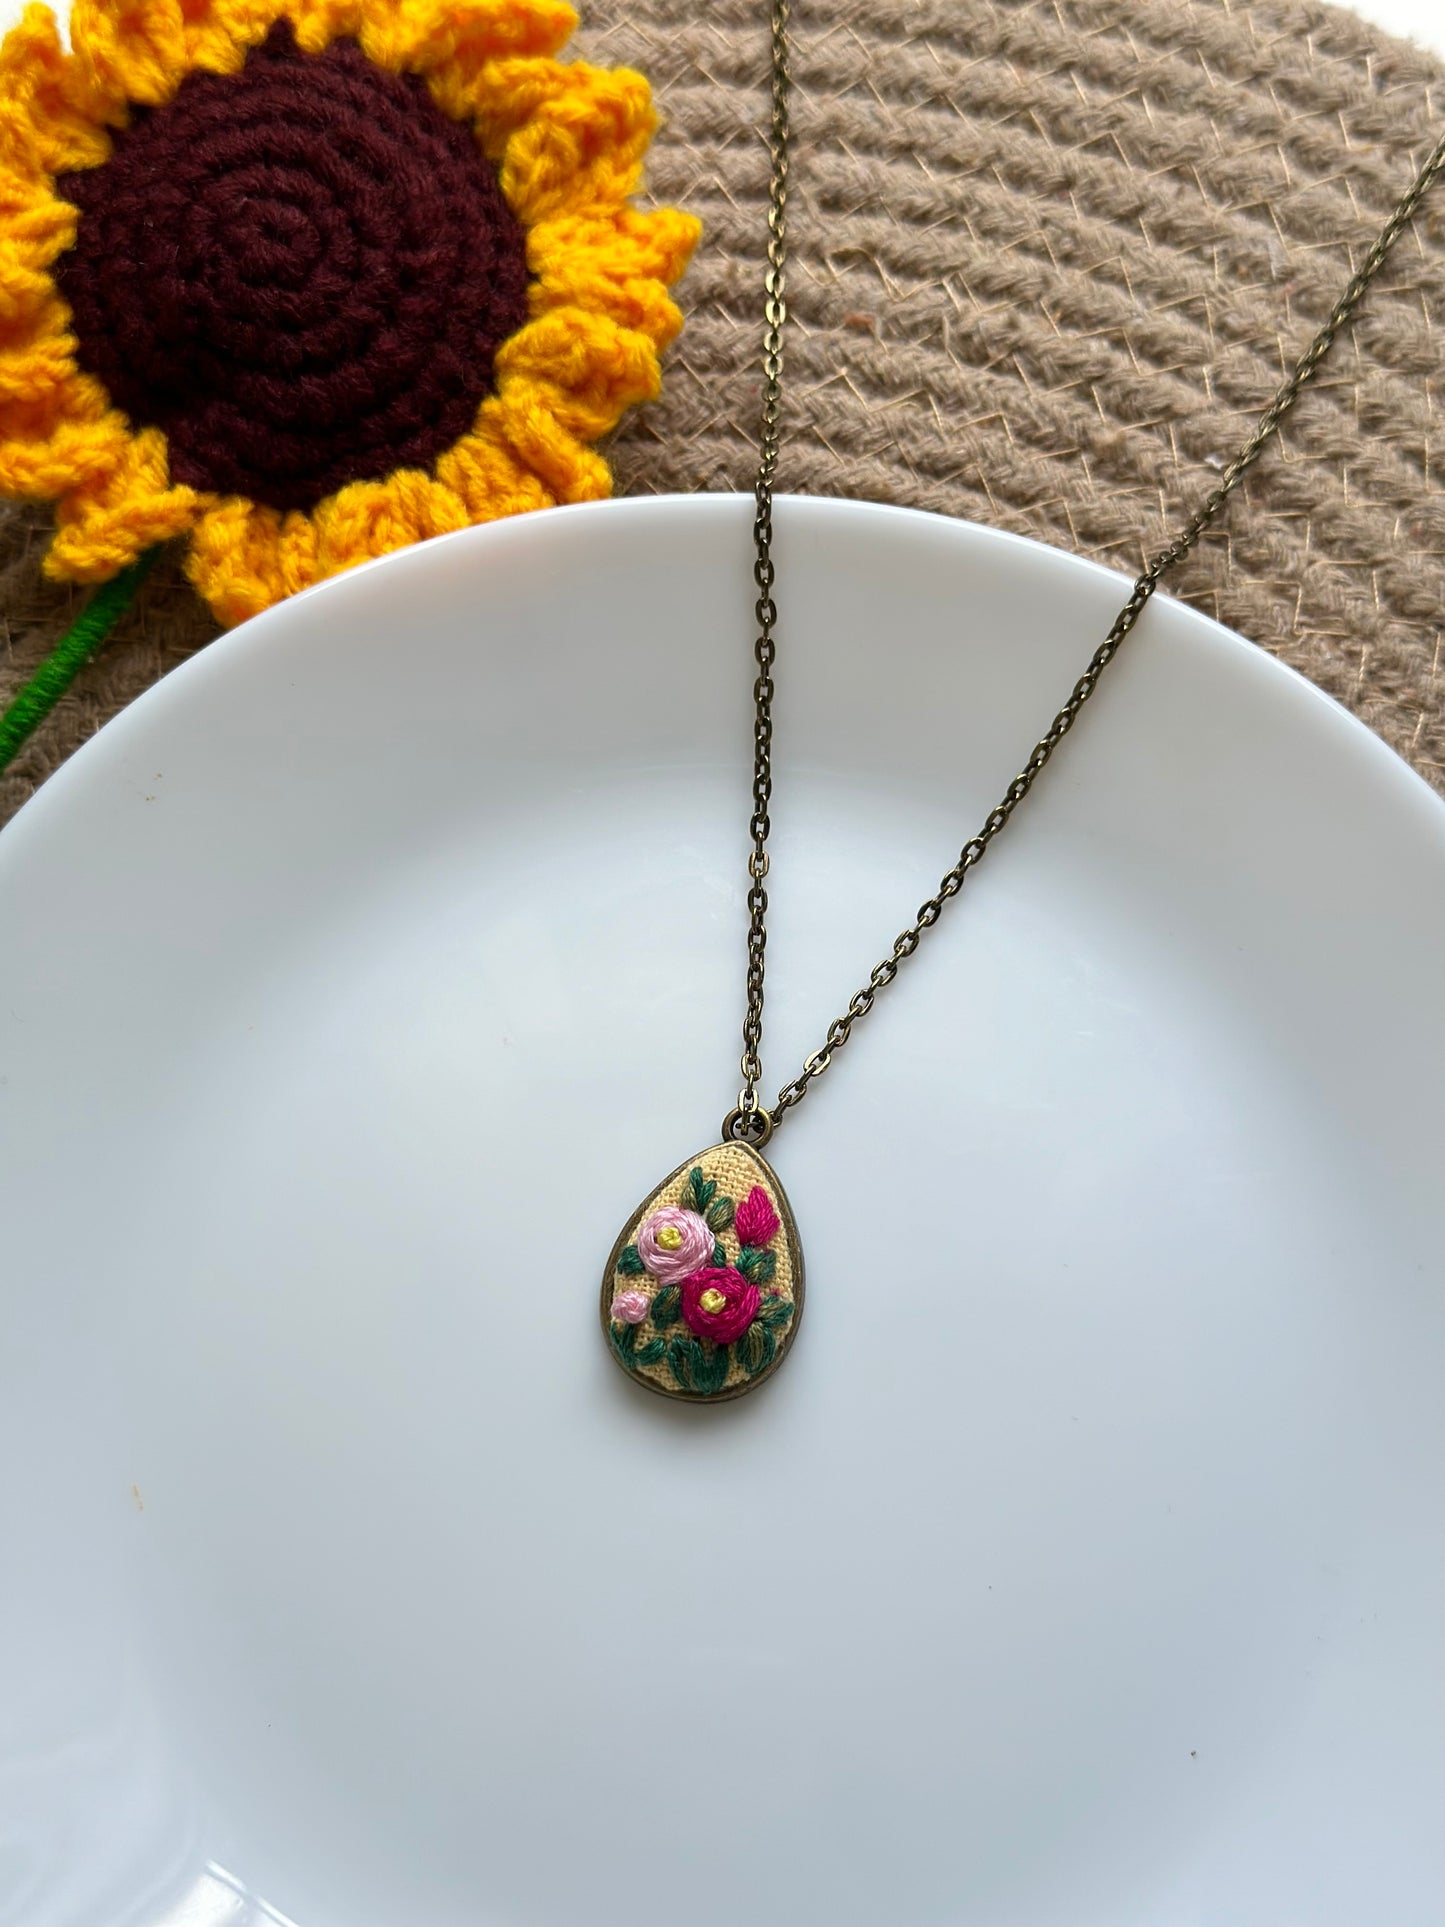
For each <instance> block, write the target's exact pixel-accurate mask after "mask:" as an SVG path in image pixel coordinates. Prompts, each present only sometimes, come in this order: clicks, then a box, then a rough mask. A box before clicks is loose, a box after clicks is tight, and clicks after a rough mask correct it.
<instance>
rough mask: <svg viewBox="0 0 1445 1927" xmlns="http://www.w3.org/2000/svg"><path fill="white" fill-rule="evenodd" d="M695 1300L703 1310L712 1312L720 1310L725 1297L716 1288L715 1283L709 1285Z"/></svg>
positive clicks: (724, 1302)
mask: <svg viewBox="0 0 1445 1927" xmlns="http://www.w3.org/2000/svg"><path fill="white" fill-rule="evenodd" d="M697 1302H698V1303H699V1304H700V1305H701V1306H702V1308H703V1310H704V1311H709V1312H713V1311H721V1310H722V1308H723V1306H724V1305H726V1303H727V1299H726V1298H725V1297H724V1296H723V1294H722V1293H721V1292H720V1291H719V1290H718V1288H717V1286H716V1285H709V1286H708V1288H707V1290H706V1291H705V1292H703V1293H702V1295H701V1296H700V1297H699V1299H698V1301H697Z"/></svg>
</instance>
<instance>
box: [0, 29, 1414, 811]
mask: <svg viewBox="0 0 1445 1927" xmlns="http://www.w3.org/2000/svg"><path fill="white" fill-rule="evenodd" d="M760 13H761V9H760V6H759V4H758V0H712V4H710V5H709V7H708V8H707V9H706V11H705V16H704V13H703V10H701V9H699V8H697V7H696V6H695V5H694V4H693V3H692V0H627V3H626V4H624V0H595V4H593V5H591V6H590V7H589V8H587V9H586V18H585V20H584V24H583V27H582V29H581V30H580V32H579V34H578V36H577V37H576V40H575V42H574V46H575V49H576V51H577V53H578V54H580V55H582V56H583V57H588V58H592V59H596V60H600V61H604V62H623V61H625V62H629V63H632V64H636V65H639V66H641V67H642V68H643V69H644V70H645V71H646V72H647V73H648V74H649V75H650V76H651V78H652V80H653V82H654V84H655V87H656V89H657V93H658V99H659V103H660V105H661V107H662V109H663V110H664V113H665V114H666V117H667V118H666V124H665V126H664V128H663V131H662V133H661V134H660V135H659V138H658V141H657V143H656V145H655V148H654V153H653V160H652V170H651V178H652V187H653V190H654V191H655V192H656V193H657V194H658V195H659V197H661V198H665V199H670V200H675V201H678V202H680V203H682V204H684V205H686V206H688V207H690V208H692V209H694V210H695V211H697V212H698V213H700V214H701V215H702V216H703V218H704V220H705V222H706V234H705V238H704V241H703V244H702V248H701V250H700V252H699V255H698V257H697V260H696V261H695V263H694V266H693V269H692V271H691V273H690V275H689V277H688V280H687V282H686V284H685V287H684V290H683V299H684V305H685V307H686V309H687V312H688V316H689V320H688V327H687V329H686V331H685V333H684V335H683V337H682V339H681V341H680V342H679V343H678V344H677V346H676V347H675V348H674V350H673V351H672V353H671V356H670V358H669V363H668V370H667V377H666V383H665V388H664V393H663V397H662V399H661V401H660V402H659V403H657V404H655V405H654V406H653V407H652V408H650V409H646V410H643V411H639V412H638V413H637V414H636V415H635V416H633V417H632V418H631V419H630V420H629V421H628V422H627V423H626V424H625V425H624V427H623V428H622V430H621V431H620V432H619V435H618V437H617V439H616V443H615V448H614V460H615V467H616V472H617V480H618V486H619V488H620V489H622V490H625V491H631V492H638V491H645V490H659V489H683V490H688V489H717V488H737V487H745V486H747V485H748V482H749V479H750V469H751V435H752V420H753V415H754V412H755V408H756V375H755V372H754V364H755V356H756V346H755V343H756V332H757V324H756V309H757V301H758V280H759V252H760V250H759V240H760V236H761V234H762V220H761V201H762V195H763V191H764V184H765V157H764V154H763V151H762V147H761V144H760V137H759V135H760V124H761V113H762V108H763V101H764V93H763V76H764V71H765V60H766V44H765V36H764V33H763V32H762V31H761V30H760ZM796 42H797V54H796V72H797V80H798V86H799V101H798V109H797V124H798V133H799V164H798V170H797V191H796V196H795V203H794V212H793V222H792V230H793V235H794V237H795V248H796V255H797V267H796V272H795V273H794V276H793V280H792V286H791V295H792V309H793V313H794V316H795V318H796V326H795V329H794V331H793V335H792V339H791V341H790V345H789V355H790V366H789V381H790V392H789V407H788V418H787V420H788V443H787V448H786V451H785V456H784V461H783V469H782V476H781V486H783V487H785V488H789V489H801V490H806V491H812V492H820V493H843V494H857V495H862V496H869V497H873V498H875V499H879V500H885V501H898V502H905V503H910V504H914V505H917V506H921V507H925V508H930V509H935V510H939V511H942V512H944V513H948V514H953V515H963V516H970V517H973V518H976V519H978V520H980V521H984V522H988V523H992V524H995V525H997V526H1001V527H1005V528H1010V529H1015V530H1019V531H1022V532H1024V533H1027V534H1030V535H1034V536H1037V537H1039V538H1040V539H1042V540H1044V541H1048V542H1052V543H1055V544H1058V545H1060V546H1063V547H1066V548H1069V549H1073V550H1076V551H1078V552H1081V553H1084V554H1088V555H1091V556H1095V557H1098V558H1100V559H1102V560H1105V561H1108V562H1111V563H1113V564H1114V565H1115V566H1117V567H1120V568H1122V569H1126V570H1133V569H1134V568H1135V567H1136V566H1137V565H1138V563H1139V561H1140V559H1141V557H1142V556H1143V554H1144V553H1145V552H1146V551H1147V550H1148V549H1149V548H1151V547H1154V546H1157V545H1158V544H1159V543H1160V542H1162V541H1163V540H1164V539H1165V538H1166V537H1167V534H1168V533H1169V532H1170V531H1171V529H1172V528H1173V527H1174V525H1176V524H1177V522H1178V521H1179V520H1180V519H1181V516H1182V514H1183V513H1185V512H1187V505H1189V504H1191V503H1192V502H1193V501H1194V500H1195V499H1196V498H1197V497H1198V495H1199V493H1200V492H1201V491H1202V490H1203V489H1204V488H1206V487H1207V486H1208V484H1209V481H1210V480H1211V478H1212V476H1213V474H1214V473H1215V472H1217V470H1218V468H1219V466H1220V465H1221V464H1222V463H1223V461H1224V460H1226V459H1227V457H1228V455H1229V454H1230V453H1231V452H1232V450H1233V448H1234V446H1235V445H1236V444H1237V442H1238V441H1239V440H1240V439H1241V438H1242V436H1243V435H1244V434H1245V433H1246V432H1247V428H1248V423H1249V420H1250V418H1251V416H1252V414H1253V413H1254V412H1255V411H1256V410H1257V408H1258V407H1259V405H1260V404H1261V403H1262V402H1263V400H1264V399H1266V398H1267V396H1268V394H1269V392H1270V391H1271V389H1272V388H1273V387H1274V385H1275V384H1276V382H1277V381H1278V379H1279V377H1280V375H1281V373H1282V371H1283V369H1284V367H1285V366H1286V365H1287V363H1288V361H1289V360H1290V359H1291V358H1292V357H1293V355H1294V354H1295V353H1297V352H1298V350H1299V348H1300V347H1301V346H1302V345H1303V344H1304V342H1305V341H1306V340H1307V339H1308V338H1309V335H1310V333H1311V332H1312V331H1313V329H1314V328H1315V327H1316V326H1317V325H1318V323H1319V321H1320V320H1321V319H1322V318H1323V316H1324V314H1325V313H1326V312H1327V311H1328V309H1329V306H1330V304H1331V302H1332V300H1333V299H1334V297H1335V295H1336V293H1337V292H1338V290H1339V288H1340V287H1341V286H1342V285H1343V282H1344V281H1345V279H1346V278H1347V276H1348V274H1349V272H1350V266H1351V263H1352V261H1355V260H1358V258H1359V256H1360V254H1361V252H1362V250H1363V248H1364V247H1365V246H1367V245H1368V242H1369V240H1370V238H1372V236H1373V234H1374V232H1375V231H1376V229H1377V228H1378V226H1379V225H1380V223H1381V221H1382V220H1383V218H1384V216H1385V214H1386V213H1387V211H1388V209H1389V206H1390V205H1391V203H1392V202H1393V200H1394V199H1395V198H1396V196H1397V195H1398V193H1399V191H1400V190H1401V189H1402V187H1403V186H1404V184H1405V183H1406V181H1407V180H1408V178H1409V176H1410V174H1411V172H1412V170H1413V168H1414V167H1415V166H1416V165H1417V164H1418V162H1419V160H1420V159H1422V158H1423V156H1424V153H1425V152H1426V151H1427V149H1428V146H1429V145H1430V142H1431V138H1432V135H1433V134H1435V133H1438V130H1439V128H1440V127H1441V126H1442V125H1445V78H1442V67H1441V64H1440V62H1439V60H1438V59H1436V58H1435V57H1433V56H1431V55H1428V54H1426V53H1424V52H1422V51H1420V50H1418V49H1415V48H1411V47H1409V46H1407V45H1405V44H1403V43H1399V42H1395V41H1392V40H1391V39H1389V37H1388V36H1386V35H1385V34H1384V33H1383V32H1381V31H1380V30H1378V29H1376V28H1374V27H1372V26H1368V25H1366V24H1365V23H1364V22H1363V21H1361V20H1360V19H1358V18H1357V17H1356V16H1353V15H1350V14H1347V13H1344V12H1342V11H1338V10H1336V9H1333V8H1326V7H1322V6H1317V5H1306V4H1297V3H1296V0H1257V3H1256V4H1232V5H1227V4H1223V3H1222V0H1168V3H1167V4H1164V3H1161V0H1154V3H1151V4H1147V5H1144V6H1142V7H1141V6H1139V5H1138V4H1133V5H1129V4H1123V3H1122V0H1060V3H1059V4H1054V0H1047V4H1045V3H1044V0H1040V3H1039V4H1031V3H1030V0H1013V3H1011V4H986V3H985V0H906V3H901V0H894V4H892V5H889V6H885V7H882V8H878V7H865V6H863V5H861V4H859V0H805V4H803V5H802V6H801V7H800V8H799V11H798V15H797V31H796ZM1442 243H1445V191H1440V190H1437V193H1436V196H1435V198H1434V201H1433V204H1432V205H1431V206H1430V207H1429V208H1428V210H1427V214H1426V216H1425V218H1423V219H1422V221H1421V223H1420V226H1419V228H1418V229H1417V231H1416V232H1415V233H1414V234H1412V235H1410V236H1407V237H1406V238H1405V239H1404V240H1403V241H1402V243H1401V245H1400V247H1399V249H1398V251H1397V254H1396V256H1395V258H1394V259H1393V261H1392V263H1391V266H1390V268H1389V269H1388V270H1387V272H1386V274H1385V276H1384V278H1383V284H1382V285H1381V286H1380V287H1379V288H1378V289H1377V290H1376V292H1375V293H1374V294H1373V295H1372V297H1371V299H1370V303H1369V306H1368V309H1367V311H1366V313H1365V315H1364V316H1363V318H1362V320H1361V322H1360V324H1359V326H1358V328H1357V329H1356V331H1355V334H1354V336H1353V337H1352V338H1351V339H1349V340H1347V341H1344V342H1342V343H1341V344H1340V346H1339V347H1338V348H1337V350H1336V352H1335V355H1334V357H1333V358H1332V360H1331V362H1330V364H1329V365H1328V368H1327V370H1326V373H1325V375H1324V376H1323V377H1322V379H1321V381H1320V383H1319V384H1318V386H1317V388H1316V390H1315V391H1313V392H1312V393H1311V394H1310V395H1309V396H1308V397H1307V398H1306V400H1305V401H1304V402H1303V403H1302V404H1301V405H1300V408H1299V409H1298V411H1297V413H1296V415H1295V417H1294V418H1293V419H1292V420H1291V422H1290V423H1289V424H1288V426H1287V429H1286V438H1285V445H1284V446H1283V447H1282V448H1281V449H1278V450H1276V451H1275V452H1274V453H1273V454H1272V455H1270V456H1269V457H1268V458H1266V462H1265V464H1264V465H1263V466H1262V468H1261V471H1260V472H1259V473H1258V474H1257V475H1256V476H1255V477H1254V478H1253V479H1252V480H1251V482H1250V483H1249V485H1248V487H1247V490H1246V492H1245V497H1244V499H1242V500H1239V501H1236V503H1235V504H1234V505H1233V506H1232V508H1231V510H1230V512H1229V517H1228V523H1227V527H1226V528H1225V530H1224V531H1223V532H1222V534H1221V535H1220V536H1219V537H1217V538H1215V539H1213V540H1211V541H1210V542H1208V543H1207V544H1206V545H1205V547H1204V548H1203V549H1202V551H1201V552H1200V553H1199V554H1197V555H1196V556H1195V557H1194V558H1192V559H1191V561H1190V562H1189V563H1188V564H1186V565H1185V567H1184V568H1183V569H1182V570H1181V571H1180V572H1179V573H1178V575H1177V576H1176V577H1175V578H1173V580H1172V583H1171V586H1172V588H1173V589H1174V591H1175V592H1176V593H1178V594H1180V595H1182V596H1183V597H1184V598H1185V599H1187V600H1189V601H1191V602H1193V603H1196V604H1198V605H1199V606H1201V607H1203V608H1205V609H1206V610H1208V611H1209V612H1210V613H1211V614H1214V615H1217V616H1218V617H1219V618H1220V619H1221V620H1222V621H1225V622H1227V623H1229V624H1230V625H1231V626H1232V627H1235V628H1237V629H1239V630H1241V631H1242V632H1243V633H1244V634H1245V635H1247V636H1250V637H1252V638H1253V639H1254V640H1255V641H1257V642H1258V643H1260V644H1261V645H1262V646H1264V647H1265V648H1267V649H1270V650H1271V651H1273V652H1275V653H1276V654H1278V655H1280V656H1281V657H1282V658H1283V659H1284V660H1286V661H1288V662H1290V663H1292V664H1293V665H1294V666H1295V667H1297V668H1299V669H1301V670H1302V671H1303V672H1304V673H1305V674H1307V675H1309V676H1312V677H1313V678H1314V679H1315V680H1316V681H1317V682H1318V683H1319V684H1320V685H1321V686H1322V687H1324V688H1326V689H1327V690H1329V691H1330V692H1331V693H1332V694H1333V695H1335V696H1337V697H1338V698H1339V699H1340V700H1341V701H1343V702H1345V703H1346V704H1348V705H1349V706H1350V707H1351V708H1353V709H1354V710H1355V711H1356V712H1357V713H1358V714H1359V715H1361V716H1362V717H1363V718H1364V719H1365V720H1366V721H1367V722H1368V723H1369V724H1370V725H1371V726H1372V727H1373V728H1375V729H1377V730H1378V731H1379V732H1380V733H1381V735H1383V736H1384V737H1385V739H1386V740H1387V741H1388V742H1390V743H1391V744H1392V745H1393V746H1394V747H1395V748H1396V749H1397V750H1399V751H1400V753H1401V754H1402V755H1404V756H1406V757H1407V758H1408V759H1409V760H1410V761H1411V762H1413V764H1414V765H1415V767H1416V768H1417V769H1418V770H1419V771H1420V772H1421V774H1422V775H1424V776H1425V777H1426V778H1427V780H1429V781H1431V782H1433V783H1434V784H1436V786H1437V787H1440V788H1441V789H1445V659H1442V658H1445V651H1442V634H1445V627H1442V623H1445V618H1442V610H1445V498H1442V496H1441V494H1440V492H1439V490H1438V487H1437V485H1436V480H1435V478H1436V476H1437V474H1438V471H1439V465H1440V462H1441V451H1442V440H1441V423H1440V408H1441V400H1440V394H1441V388H1440V382H1441V375H1440V347H1439V332H1438V331H1439V328H1440V325H1441V316H1442V313H1445V245H1442ZM45 522H46V516H45V512H44V511H43V510H41V511H21V512H19V513H15V512H11V514H10V515H9V518H8V521H7V524H6V526H5V528H4V530H3V546H0V610H3V612H4V616H3V624H0V696H3V695H4V694H7V693H8V692H9V690H10V689H12V688H13V687H14V686H15V684H16V683H17V682H18V681H19V680H20V679H21V678H22V677H23V676H24V675H25V674H26V673H28V672H29V670H30V669H31V668H33V666H34V664H35V663H36V662H37V661H38V660H39V659H40V657H41V656H42V655H43V653H44V651H45V649H46V648H47V647H48V645H49V644H50V643H51V642H53V641H54V639H55V637H56V636H57V635H58V633H59V631H60V629H61V627H62V626H63V624H64V622H65V621H66V620H67V619H68V618H69V616H70V615H71V614H72V613H73V611H74V609H75V607H76V606H78V598H76V597H75V596H73V595H72V594H71V593H70V592H68V591H64V590H59V589H56V588H55V587H54V586H53V585H48V584H46V583H44V581H43V580H42V579H41V577H40V575H39V572H38V556H39V552H40V549H41V546H42V544H43V531H44V527H45ZM212 633H213V629H212V627H211V625H210V624H209V621H208V619H207V617H206V616H205V614H204V612H203V611H202V610H201V609H200V608H199V606H198V605H197V604H196V603H195V600H194V598H193V596H192V595H191V593H190V591H189V590H188V589H187V588H186V586H185V584H184V582H183V581H182V580H181V579H180V577H179V575H178V571H177V569H176V567H175V565H174V563H173V562H172V561H169V560H168V561H166V562H164V563H163V564H162V565H161V567H160V568H159V569H158V571H157V572H156V575H155V576H154V577H153V578H152V581H151V582H150V584H148V586H147V588H146V590H145V591H144V592H143V595H142V598H141V600H140V602H139V603H138V605H137V607H136V608H135V610H134V611H133V612H132V613H131V615H130V616H129V617H128V618H127V620H126V622H125V623H124V625H123V627H122V628H121V630H120V631H119V632H118V634H117V635H116V637H115V639H114V641H113V643H112V644H111V645H110V647H109V648H108V649H107V651H106V652H105V655H104V656H103V658H102V659H101V660H99V661H98V662H97V663H95V664H94V665H92V666H91V668H90V669H89V670H88V671H87V672H86V674H85V676H84V678H83V679H82V682H81V684H80V685H79V686H78V687H77V688H76V690H75V691H74V692H73V693H72V695H71V696H70V697H69V698H68V699H67V700H66V702H65V703H64V704H63V705H62V707H61V709H60V710H59V711H58V712H57V714H56V715H55V716H54V717H53V718H52V719H51V721H50V722H49V723H48V724H47V725H46V727H45V728H44V730H42V731H41V732H40V733H39V735H38V736H37V737H36V738H35V739H34V740H33V741H32V743H31V744H29V745H28V746H27V748H26V749H25V751H24V752H22V755H21V757H20V759H19V760H18V762H17V763H16V765H15V766H14V767H13V768H12V770H11V771H10V772H8V773H7V775H6V776H5V777H4V778H0V814H3V813H8V812H9V811H11V810H13V809H14V808H16V807H17V806H18V805H19V803H20V802H21V801H22V800H23V799H24V797H25V796H26V795H27V794H29V793H30V791H31V789H32V788H33V787H34V785H35V784H36V783H37V782H38V781H40V780H41V779H42V778H43V777H44V776H45V775H46V774H47V773H48V772H49V771H50V770H51V769H52V768H54V767H55V766H56V764H57V763H58V762H59V761H60V760H62V759H63V757H64V756H65V755H67V754H68V753H69V752H70V750H71V749H72V748H73V747H74V746H75V745H76V744H77V743H78V742H79V741H81V740H83V738H84V737H85V736H87V735H88V734H90V733H91V732H92V731H93V730H94V729H95V728H96V727H98V726H99V724H100V723H101V722H102V721H104V720H105V718H106V717H107V716H108V715H110V714H112V713H113V712H114V711H115V709H116V708H118V707H119V706H121V705H122V704H123V703H124V702H126V701H128V700H129V699H130V698H131V697H132V696H133V695H135V694H136V693H138V692H139V691H140V690H141V689H143V688H144V687H146V686H147V685H148V684H149V683H150V682H151V681H153V680H154V679H155V678H156V677H157V676H158V675H160V674H161V673H163V672H164V670H166V669H167V668H169V667H171V666H172V665H173V664H174V663H176V662H177V661H179V660H180V659H181V658H182V657H183V656H185V655H186V654H187V653H188V652H189V651H190V650H192V649H194V648H195V647H197V646H199V645H200V644H201V643H203V642H204V641H205V640H207V639H208V637H209V636H210V635H211V634H212Z"/></svg>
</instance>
